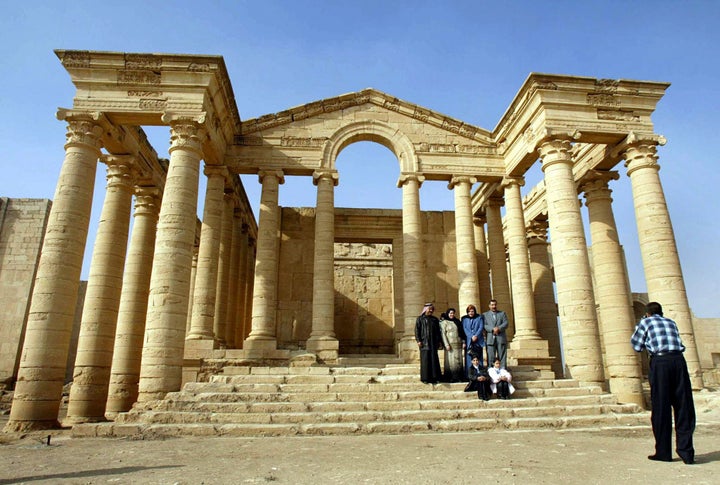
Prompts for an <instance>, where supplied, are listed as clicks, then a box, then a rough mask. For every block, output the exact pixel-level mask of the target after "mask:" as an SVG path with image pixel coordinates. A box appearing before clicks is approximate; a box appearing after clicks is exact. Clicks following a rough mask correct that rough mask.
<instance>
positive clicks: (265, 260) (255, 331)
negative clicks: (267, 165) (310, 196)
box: [244, 170, 285, 350]
mask: <svg viewBox="0 0 720 485" xmlns="http://www.w3.org/2000/svg"><path fill="white" fill-rule="evenodd" d="M258 176H259V178H260V182H261V183H262V194H261V195H260V217H259V221H258V239H257V259H256V261H255V283H254V294H253V307H252V330H251V331H250V335H249V336H248V338H247V339H246V340H245V345H244V348H245V349H246V350H275V349H276V348H277V340H276V338H275V324H276V323H275V318H276V317H275V312H276V310H277V280H278V260H279V255H278V250H279V246H280V242H279V238H278V232H279V228H280V207H279V206H278V200H279V186H280V184H282V183H284V182H285V179H284V174H283V172H282V171H280V170H270V171H261V172H260V173H259V174H258Z"/></svg>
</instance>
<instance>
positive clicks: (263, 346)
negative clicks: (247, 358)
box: [243, 336, 277, 351]
mask: <svg viewBox="0 0 720 485" xmlns="http://www.w3.org/2000/svg"><path fill="white" fill-rule="evenodd" d="M243 350H249V351H254V350H260V351H265V350H277V340H275V338H274V337H253V336H250V337H248V338H247V339H245V342H244V343H243Z"/></svg>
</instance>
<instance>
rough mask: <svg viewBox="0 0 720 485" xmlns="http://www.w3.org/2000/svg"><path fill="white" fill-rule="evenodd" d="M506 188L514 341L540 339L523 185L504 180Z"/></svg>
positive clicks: (511, 179)
mask: <svg viewBox="0 0 720 485" xmlns="http://www.w3.org/2000/svg"><path fill="white" fill-rule="evenodd" d="M502 185H503V187H504V188H505V204H506V206H507V207H506V210H505V220H506V222H507V236H508V241H507V242H508V253H509V256H510V274H512V281H511V284H512V301H513V315H514V316H515V319H514V320H515V338H514V340H513V343H515V342H516V341H520V340H539V339H540V335H539V334H538V332H537V322H536V321H535V302H534V298H533V287H532V281H531V276H530V256H528V245H527V235H526V231H525V216H524V215H523V206H522V198H521V196H520V187H522V186H523V185H525V180H523V179H522V178H514V177H507V178H505V179H504V180H503V182H502Z"/></svg>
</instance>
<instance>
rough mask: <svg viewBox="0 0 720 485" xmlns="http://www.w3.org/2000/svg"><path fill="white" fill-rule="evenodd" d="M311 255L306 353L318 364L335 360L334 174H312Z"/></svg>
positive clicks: (336, 350) (336, 351) (336, 353)
mask: <svg viewBox="0 0 720 485" xmlns="http://www.w3.org/2000/svg"><path fill="white" fill-rule="evenodd" d="M313 183H314V184H315V185H317V205H316V207H315V255H314V263H313V301H312V331H311V332H310V338H309V339H308V340H307V350H308V351H309V352H312V353H314V354H316V355H317V356H318V359H319V360H321V361H333V360H337V357H338V349H339V343H338V340H337V338H336V337H335V198H334V187H335V186H336V185H337V183H338V174H337V172H335V171H322V172H321V171H316V172H315V173H313Z"/></svg>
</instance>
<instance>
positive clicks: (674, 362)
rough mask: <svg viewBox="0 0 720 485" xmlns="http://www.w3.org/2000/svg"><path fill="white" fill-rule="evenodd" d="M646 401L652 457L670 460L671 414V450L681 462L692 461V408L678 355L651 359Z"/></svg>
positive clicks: (693, 420) (685, 371)
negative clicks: (652, 446)
mask: <svg viewBox="0 0 720 485" xmlns="http://www.w3.org/2000/svg"><path fill="white" fill-rule="evenodd" d="M650 401H651V403H652V414H651V417H650V420H651V422H652V429H653V435H655V454H656V455H657V456H658V458H661V459H667V460H670V459H672V418H673V415H672V414H671V413H674V415H675V445H676V448H675V451H677V454H678V455H679V456H680V458H682V459H683V460H685V461H693V460H694V459H695V449H694V448H693V439H692V435H693V431H695V405H694V403H693V396H692V386H691V385H690V376H689V374H688V370H687V364H686V363H685V358H684V357H683V355H682V354H681V353H677V354H669V355H662V356H657V357H651V359H650Z"/></svg>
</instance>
